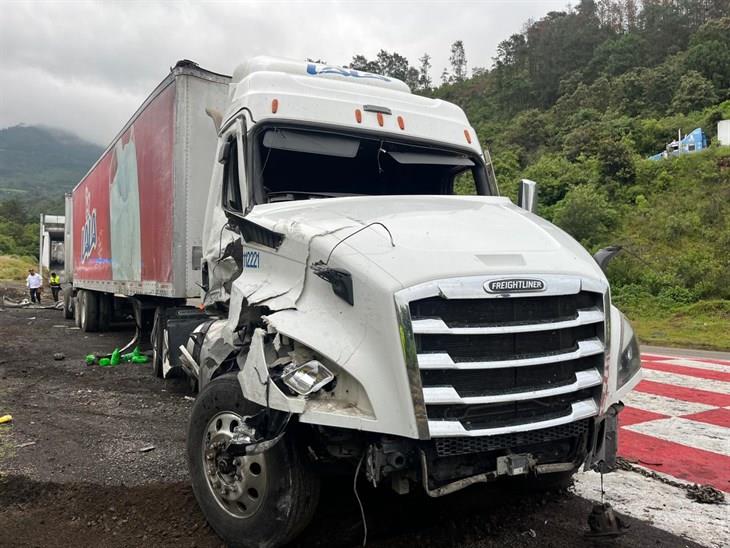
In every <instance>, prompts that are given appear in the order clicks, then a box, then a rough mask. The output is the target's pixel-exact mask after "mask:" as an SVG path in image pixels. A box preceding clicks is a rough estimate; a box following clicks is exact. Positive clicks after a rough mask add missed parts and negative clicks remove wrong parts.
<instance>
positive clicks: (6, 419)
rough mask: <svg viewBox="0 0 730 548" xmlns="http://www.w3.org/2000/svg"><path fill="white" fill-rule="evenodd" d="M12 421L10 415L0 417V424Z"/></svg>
mask: <svg viewBox="0 0 730 548" xmlns="http://www.w3.org/2000/svg"><path fill="white" fill-rule="evenodd" d="M12 421H13V416H12V415H3V416H2V417H0V424H5V423H8V422H12Z"/></svg>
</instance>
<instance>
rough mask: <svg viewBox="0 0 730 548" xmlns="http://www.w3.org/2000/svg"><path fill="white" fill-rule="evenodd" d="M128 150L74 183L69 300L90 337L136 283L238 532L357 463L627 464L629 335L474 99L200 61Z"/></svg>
mask: <svg viewBox="0 0 730 548" xmlns="http://www.w3.org/2000/svg"><path fill="white" fill-rule="evenodd" d="M170 87H172V88H173V92H172V93H171V92H169V91H167V90H169V89H170ZM191 90H193V91H191ZM166 93H168V94H170V96H167V97H166V98H165V99H164V100H165V101H168V102H167V103H166V104H167V105H168V106H167V107H165V108H157V107H158V106H159V104H158V103H159V98H160V97H165V94H166ZM155 108H157V114H156V115H155V116H148V111H150V109H155ZM206 110H207V113H208V115H209V116H210V119H211V120H212V123H211V122H210V120H209V121H207V122H206V125H205V127H203V124H202V122H201V120H203V118H204V114H203V113H204V112H205V111H206ZM165 112H172V113H174V115H173V116H172V119H171V120H170V119H168V118H169V117H166V116H165V115H164V113H165ZM145 116H147V119H146V121H145V123H142V122H141V120H142V119H143V118H144V117H145ZM156 124H159V125H158V126H156ZM161 151H166V152H165V153H164V154H162V156H159V155H160V154H161ZM105 154H106V155H107V156H108V155H110V154H113V158H112V159H110V160H108V161H107V160H105V159H104V158H105V157H102V159H100V161H99V163H98V164H97V166H96V167H95V168H94V169H99V166H100V165H103V164H104V162H107V163H108V167H106V168H104V169H103V170H102V173H101V174H100V175H99V176H98V179H99V181H100V183H98V187H95V189H90V190H89V189H88V188H87V185H85V184H84V181H82V184H80V186H79V187H77V189H76V190H75V191H74V198H73V205H74V207H73V208H72V209H73V212H72V214H73V216H74V220H75V221H76V220H78V221H79V229H78V230H76V228H74V233H75V234H74V238H73V246H72V249H73V250H74V251H73V255H74V261H73V264H74V268H75V273H74V278H73V280H74V290H73V293H72V294H71V295H70V296H75V298H76V300H77V312H78V309H79V308H81V309H82V311H83V312H84V314H85V315H86V319H85V320H84V321H83V322H82V323H83V324H85V325H87V326H89V327H91V328H98V327H99V326H100V325H101V324H102V323H103V321H102V320H101V319H100V314H101V312H100V310H101V309H102V308H103V307H104V306H105V307H107V308H109V307H113V305H114V302H115V299H117V298H119V297H120V296H121V295H127V296H128V297H131V298H132V299H133V302H135V303H137V309H138V310H144V309H148V310H153V309H154V310H155V321H154V327H153V329H152V340H153V346H154V349H155V359H154V361H155V371H156V372H157V373H158V374H161V375H169V374H172V373H174V372H175V371H184V372H185V373H186V374H187V375H188V376H189V377H190V378H191V379H192V381H193V383H194V384H195V386H196V388H197V389H198V390H199V393H198V396H197V398H196V401H195V404H194V406H193V410H192V415H191V417H190V423H189V430H188V434H187V452H188V462H189V468H190V474H191V478H192V484H193V490H194V492H195V496H196V498H197V500H198V503H199V504H200V507H201V508H202V510H203V512H204V514H205V516H206V518H207V519H208V521H209V523H210V524H211V525H212V526H213V528H214V529H215V530H216V531H217V532H218V534H219V535H220V536H221V537H222V538H223V539H224V540H225V541H226V542H227V543H229V544H230V545H235V546H278V545H281V544H283V543H285V542H287V541H289V540H291V539H292V538H294V537H295V536H296V535H297V534H298V533H299V532H300V531H301V530H302V529H303V527H304V526H306V524H307V523H308V521H309V519H310V518H311V516H312V514H313V512H314V510H315V508H316V505H317V500H318V494H319V483H320V478H321V477H322V475H324V474H330V473H341V472H342V470H346V471H347V473H348V474H350V481H352V475H354V474H361V475H362V476H363V477H365V478H367V480H368V481H369V482H370V483H372V484H375V485H379V484H387V485H390V486H392V488H393V489H395V490H396V491H397V492H399V493H406V492H408V491H409V490H411V489H423V490H424V491H425V492H426V493H428V494H429V495H430V496H441V495H446V494H448V493H451V492H453V491H456V490H458V489H461V488H464V487H466V486H468V485H471V484H474V483H477V482H488V481H491V480H494V479H497V478H498V477H501V476H527V477H529V478H532V480H533V481H535V482H536V483H538V482H540V481H542V480H543V479H544V478H548V479H558V480H563V479H566V478H569V477H570V476H571V475H572V474H573V473H574V472H575V471H576V470H578V469H579V468H580V467H581V466H583V465H584V466H585V467H586V468H591V469H595V470H598V471H601V472H607V471H610V470H611V469H612V468H613V466H614V463H615V457H616V448H617V415H618V412H619V411H620V409H621V407H622V405H621V403H620V401H621V398H622V397H623V396H624V395H625V394H626V393H627V392H628V391H629V390H631V388H632V387H633V386H634V385H636V383H637V382H638V381H639V378H640V374H641V373H640V360H639V353H638V346H637V342H636V339H635V337H634V334H633V331H632V329H631V326H630V325H629V323H628V321H627V320H626V318H625V317H624V316H623V315H622V314H621V313H620V312H619V311H618V310H617V309H616V308H615V307H614V306H613V305H612V304H611V297H610V289H609V284H608V282H607V280H606V276H605V275H604V273H603V271H602V269H601V268H600V267H599V265H598V264H597V262H596V260H594V259H593V258H592V257H591V256H590V255H589V254H588V253H587V252H586V250H585V249H583V248H582V247H581V246H580V245H579V244H578V243H577V242H576V241H575V240H573V239H572V238H571V237H570V236H569V235H567V234H566V233H565V232H563V231H562V230H560V229H559V228H557V227H555V226H554V225H552V224H550V223H549V222H547V221H545V220H543V219H541V218H540V217H538V216H537V215H535V214H534V212H533V210H534V205H535V199H536V187H535V184H534V183H532V182H530V181H523V182H522V183H521V192H520V199H519V202H520V206H521V207H518V206H517V205H514V204H513V203H512V202H511V201H510V200H509V199H507V198H503V197H500V196H499V195H498V190H497V185H496V181H495V179H494V176H493V172H492V171H491V168H490V166H489V165H488V163H487V162H486V160H485V155H484V154H483V152H482V150H481V148H480V146H479V142H478V140H477V136H476V133H475V131H474V129H473V128H472V127H471V126H470V125H469V122H468V120H467V119H466V117H465V115H464V113H463V111H462V110H461V109H460V108H458V107H457V106H455V105H453V104H449V103H447V102H444V101H440V100H435V99H429V98H425V97H419V96H416V95H413V94H411V93H410V90H409V89H408V87H407V86H406V85H405V84H404V83H403V82H400V81H398V80H395V79H393V78H389V77H385V76H381V75H375V74H369V73H364V72H360V71H356V70H351V69H347V68H341V67H334V66H326V65H321V64H315V63H305V62H296V61H288V60H284V59H276V58H268V57H257V58H254V59H251V60H249V61H248V62H246V63H244V64H243V65H241V66H240V67H239V68H237V69H236V71H235V72H234V74H233V76H232V77H230V78H228V77H223V76H220V75H215V74H213V73H209V72H207V71H203V70H202V69H199V68H198V67H196V66H194V65H192V64H191V63H181V64H178V66H176V67H175V68H174V69H173V71H172V73H171V75H170V76H169V77H168V78H167V79H166V80H165V81H163V84H161V86H160V87H158V89H157V90H156V91H155V93H154V94H153V95H152V96H151V97H150V99H148V101H147V102H146V103H145V105H143V107H142V108H141V109H140V111H139V112H138V113H137V114H136V115H135V118H133V120H131V121H130V123H129V124H127V126H126V127H125V129H124V130H123V132H122V133H120V136H119V137H118V138H117V139H116V140H115V143H113V144H112V145H111V146H110V148H109V149H108V151H107V153H105ZM156 155H158V156H156ZM160 158H161V159H160ZM196 170H197V171H196ZM150 171H154V172H155V173H156V174H157V175H156V176H149V177H148V176H147V175H144V174H145V173H148V172H150ZM94 176H95V175H94V173H93V170H92V172H90V174H89V175H87V178H86V179H85V180H86V181H88V180H89V179H90V178H93V177H94ZM457 178H459V180H460V184H461V185H463V184H464V181H469V184H471V185H472V188H471V189H470V191H471V194H472V195H456V194H455V190H454V187H455V181H456V180H457ZM143 179H145V181H143ZM132 183H134V184H132ZM148 185H149V186H150V188H152V187H154V186H155V185H161V190H160V189H159V188H158V189H152V190H150V189H149V188H148ZM87 191H88V192H90V193H97V194H100V195H101V196H102V198H101V202H99V204H101V205H99V206H98V207H96V208H95V206H94V200H93V197H90V196H89V195H88V193H86V192H87ZM77 193H82V194H79V195H78V197H77V196H76V194H77ZM83 193H86V194H83ZM203 193H205V195H206V196H207V199H205V198H203V197H202V196H203ZM206 203H207V205H206ZM104 204H108V206H104ZM78 207H83V209H84V210H83V214H81V213H79V211H78ZM102 207H107V208H108V209H109V210H114V209H115V208H116V209H117V211H116V212H114V211H111V213H109V214H108V215H101V214H100V213H99V212H100V210H101V208H102ZM203 212H204V214H203ZM67 214H69V213H68V212H67ZM148 216H155V217H156V218H154V219H150V218H148ZM102 217H106V219H102ZM115 217H116V220H115ZM163 218H164V219H167V220H164V221H162V220H161V219H163ZM198 219H199V220H200V221H199V222H198ZM203 219H204V220H203ZM82 221H83V222H82ZM74 226H76V225H74ZM105 231H106V232H105ZM115 232H116V233H117V236H116V242H117V243H116V244H115V235H114V233H115ZM125 235H126V236H125ZM100 248H101V251H99V249H100ZM604 258H605V257H604ZM79 267H80V268H79ZM79 272H82V274H83V275H82V276H81V277H80V276H79ZM94 272H100V273H103V276H106V277H107V279H100V280H94V279H92V278H93V275H92V274H93V273H94ZM99 276H102V275H101V274H99ZM84 280H86V281H84ZM97 282H98V283H97ZM197 286H199V287H200V288H201V289H200V296H201V298H202V305H200V306H199V307H197V308H196V307H192V306H186V305H185V299H186V298H188V297H191V296H193V294H192V293H194V292H195V288H196V287H197ZM80 296H81V298H80ZM104 302H106V303H107V304H105V305H103V304H102V303H104ZM88 303H91V305H89V304H88ZM107 314H108V313H107ZM77 316H78V314H77ZM139 316H140V317H141V316H142V314H141V313H140V314H139ZM140 323H141V322H140Z"/></svg>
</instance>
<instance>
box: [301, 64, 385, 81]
mask: <svg viewBox="0 0 730 548" xmlns="http://www.w3.org/2000/svg"><path fill="white" fill-rule="evenodd" d="M307 74H311V75H312V76H319V75H320V74H338V75H340V76H350V77H352V78H371V79H373V80H382V81H383V82H390V78H386V77H385V76H381V75H380V74H373V73H372V72H363V71H360V70H355V69H348V68H343V67H329V66H324V65H319V66H317V65H316V64H314V63H307Z"/></svg>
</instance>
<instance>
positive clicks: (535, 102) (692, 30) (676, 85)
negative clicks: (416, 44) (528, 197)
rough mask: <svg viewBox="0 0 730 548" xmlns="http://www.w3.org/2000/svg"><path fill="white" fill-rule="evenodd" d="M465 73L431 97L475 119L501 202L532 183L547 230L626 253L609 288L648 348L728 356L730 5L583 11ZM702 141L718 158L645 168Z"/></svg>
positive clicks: (616, 4)
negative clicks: (721, 126) (697, 135)
mask: <svg viewBox="0 0 730 548" xmlns="http://www.w3.org/2000/svg"><path fill="white" fill-rule="evenodd" d="M456 45H457V46H460V44H456ZM453 52H455V53H457V55H456V56H454V55H452V59H457V60H461V61H462V62H463V61H465V59H466V55H465V53H464V51H463V49H461V50H460V48H459V47H457V48H452V53H453ZM467 53H468V52H467ZM464 65H465V63H464ZM457 69H459V67H453V68H452V71H451V73H450V74H445V75H444V80H445V81H446V82H445V83H444V84H442V85H441V86H440V87H439V88H438V89H435V90H433V91H432V92H431V93H432V94H433V95H434V96H436V97H440V98H444V99H447V100H449V101H453V102H455V103H457V104H459V105H461V106H462V107H463V108H464V110H465V111H466V112H467V114H468V115H469V118H470V120H471V122H472V124H473V125H474V127H475V129H476V131H477V132H478V134H479V138H480V140H481V142H482V143H483V144H484V145H485V146H486V147H488V148H489V150H490V152H491V155H492V158H493V161H494V165H495V171H496V174H497V178H498V181H499V185H500V189H501V190H502V192H503V193H506V194H509V195H511V196H513V197H514V196H515V195H516V186H517V182H518V181H519V179H520V178H521V177H526V178H529V179H533V180H535V181H538V183H539V184H540V193H539V203H540V213H541V214H542V215H543V216H544V217H546V218H548V219H550V220H552V221H553V222H555V223H556V224H558V225H560V226H561V227H563V228H564V229H566V230H567V231H568V232H570V233H571V234H572V235H573V236H575V237H576V238H577V239H579V240H580V241H581V242H582V243H583V244H584V245H586V246H587V247H588V248H589V249H590V250H592V251H594V250H596V249H597V248H599V247H602V246H605V245H609V244H621V245H624V246H625V247H627V248H628V249H629V250H630V252H631V253H633V255H632V254H630V253H625V254H622V255H620V256H619V257H618V258H617V259H616V260H615V261H614V263H612V265H611V267H610V269H609V279H610V280H611V283H612V286H613V292H614V297H615V299H616V300H617V302H618V303H619V304H620V305H621V306H622V308H623V309H624V311H626V312H627V313H628V314H629V316H630V317H631V318H632V319H633V320H634V321H635V322H636V324H637V327H638V329H639V333H640V335H641V337H642V339H643V340H644V341H647V342H655V343H662V344H679V345H691V346H706V347H714V348H724V349H728V348H730V333H728V331H727V325H728V324H730V301H728V299H730V147H719V146H718V144H717V122H718V120H722V119H730V2H728V1H727V0H724V1H712V0H676V1H669V0H664V1H658V0H652V1H649V0H646V1H644V2H643V3H639V2H635V1H633V0H620V1H619V0H616V1H613V0H606V1H600V2H592V1H583V2H580V3H579V4H578V5H577V6H576V7H575V8H574V9H572V10H570V11H565V12H553V13H549V14H548V15H547V16H546V17H544V18H543V19H540V20H538V21H534V22H532V23H531V24H529V25H526V27H525V30H524V32H521V33H518V34H514V35H513V36H511V37H510V38H509V39H507V40H505V41H504V42H502V43H501V44H500V46H499V50H498V53H497V57H496V58H495V60H494V65H493V67H492V68H491V69H490V70H489V71H485V70H477V71H476V74H475V75H473V76H472V77H471V78H466V77H465V76H464V74H465V73H466V70H465V67H464V66H462V67H461V69H460V70H457ZM457 72H458V73H460V75H461V76H460V77H455V74H456V73H457ZM697 127H701V128H702V129H703V130H704V131H705V133H706V134H707V136H708V137H709V138H710V142H711V147H710V149H709V150H707V151H705V152H697V153H693V154H686V155H684V156H682V157H680V158H669V159H665V160H661V161H651V160H647V157H648V156H650V155H652V154H655V153H657V152H660V151H662V150H664V148H665V146H666V145H667V143H669V142H671V141H672V140H673V139H676V138H677V132H678V131H681V132H682V134H683V135H684V134H686V133H688V132H690V131H692V130H693V129H695V128H697ZM637 255H638V257H637Z"/></svg>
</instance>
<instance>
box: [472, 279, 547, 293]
mask: <svg viewBox="0 0 730 548" xmlns="http://www.w3.org/2000/svg"><path fill="white" fill-rule="evenodd" d="M484 290H485V291H486V292H487V293H527V292H530V291H545V282H543V281H542V280H536V279H534V278H506V279H503V280H492V281H490V282H487V283H485V284H484Z"/></svg>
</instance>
